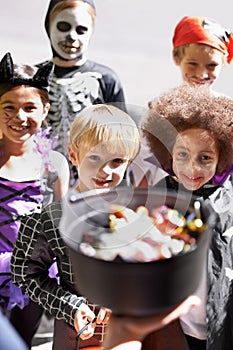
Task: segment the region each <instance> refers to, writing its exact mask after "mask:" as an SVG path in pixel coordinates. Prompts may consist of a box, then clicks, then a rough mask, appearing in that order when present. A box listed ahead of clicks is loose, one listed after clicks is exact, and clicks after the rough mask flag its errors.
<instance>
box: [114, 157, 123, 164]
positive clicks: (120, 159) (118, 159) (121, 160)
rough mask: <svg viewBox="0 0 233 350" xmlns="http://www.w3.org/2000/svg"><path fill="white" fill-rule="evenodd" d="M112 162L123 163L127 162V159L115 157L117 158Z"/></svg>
mask: <svg viewBox="0 0 233 350" xmlns="http://www.w3.org/2000/svg"><path fill="white" fill-rule="evenodd" d="M112 162H113V163H117V164H122V163H124V162H125V160H124V159H122V158H115V159H113V160H112Z"/></svg>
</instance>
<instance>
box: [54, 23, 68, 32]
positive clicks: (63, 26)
mask: <svg viewBox="0 0 233 350" xmlns="http://www.w3.org/2000/svg"><path fill="white" fill-rule="evenodd" d="M57 29H58V30H60V32H68V31H69V30H70V29H71V25H70V23H68V22H63V21H62V22H58V23H57Z"/></svg>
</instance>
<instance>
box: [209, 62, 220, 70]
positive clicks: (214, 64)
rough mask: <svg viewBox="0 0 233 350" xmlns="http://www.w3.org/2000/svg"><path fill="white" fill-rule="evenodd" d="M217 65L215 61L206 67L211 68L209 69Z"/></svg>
mask: <svg viewBox="0 0 233 350" xmlns="http://www.w3.org/2000/svg"><path fill="white" fill-rule="evenodd" d="M217 66H218V64H216V63H210V64H209V65H208V67H209V68H211V69H214V68H216V67H217Z"/></svg>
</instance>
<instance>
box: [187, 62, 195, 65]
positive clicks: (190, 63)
mask: <svg viewBox="0 0 233 350" xmlns="http://www.w3.org/2000/svg"><path fill="white" fill-rule="evenodd" d="M188 64H189V65H190V66H197V63H196V62H188Z"/></svg>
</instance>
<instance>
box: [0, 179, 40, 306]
mask: <svg viewBox="0 0 233 350" xmlns="http://www.w3.org/2000/svg"><path fill="white" fill-rule="evenodd" d="M42 201H43V195H42V193H41V182H40V180H35V181H25V182H14V181H9V180H7V179H4V178H0V306H1V308H2V309H3V310H4V309H7V310H11V309H12V308H13V307H14V306H15V305H18V306H19V307H20V308H21V309H22V308H23V307H24V306H25V305H27V304H28V302H29V299H28V296H26V295H25V294H23V293H22V291H21V289H20V288H18V287H17V286H16V285H14V284H13V283H12V281H11V272H10V271H11V270H10V260H11V255H12V250H13V245H14V243H15V241H16V239H17V236H18V230H19V226H20V219H21V218H22V217H23V216H25V215H28V214H31V213H32V212H36V211H39V212H40V211H41V206H42Z"/></svg>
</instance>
